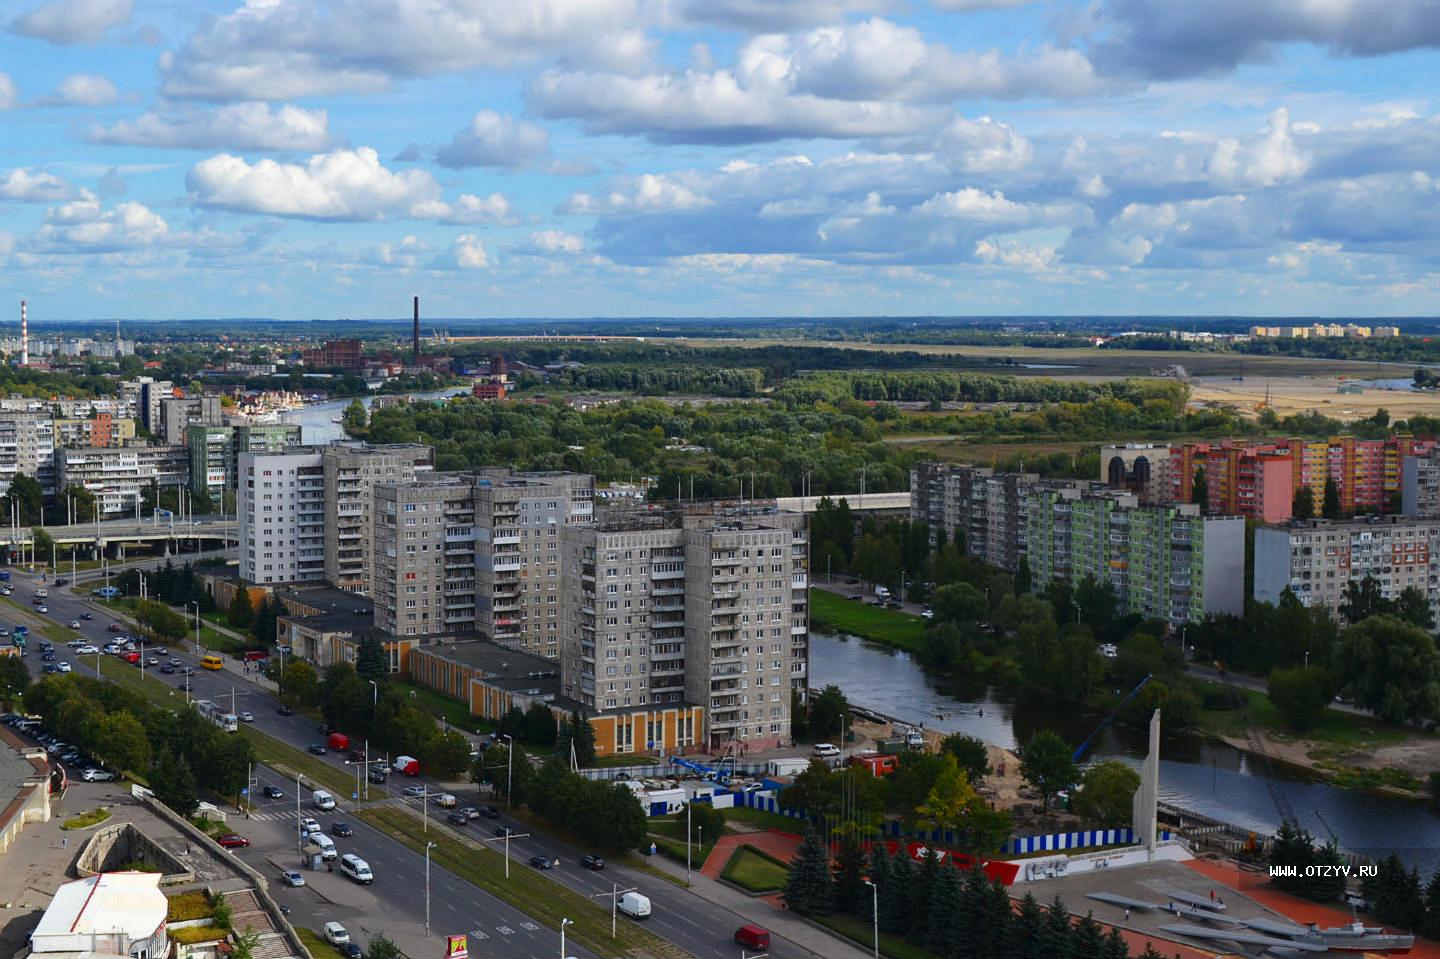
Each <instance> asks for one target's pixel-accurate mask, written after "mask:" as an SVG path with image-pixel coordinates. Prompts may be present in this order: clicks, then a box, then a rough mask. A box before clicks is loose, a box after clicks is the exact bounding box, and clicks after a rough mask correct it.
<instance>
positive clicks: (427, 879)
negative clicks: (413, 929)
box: [425, 842, 435, 939]
mask: <svg viewBox="0 0 1440 959" xmlns="http://www.w3.org/2000/svg"><path fill="white" fill-rule="evenodd" d="M434 848H435V844H434V843H433V842H427V843H426V844H425V938H427V939H428V938H430V850H432V849H434Z"/></svg>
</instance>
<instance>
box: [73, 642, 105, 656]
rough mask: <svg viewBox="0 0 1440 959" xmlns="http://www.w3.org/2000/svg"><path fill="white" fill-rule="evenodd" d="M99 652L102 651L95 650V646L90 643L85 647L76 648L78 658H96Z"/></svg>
mask: <svg viewBox="0 0 1440 959" xmlns="http://www.w3.org/2000/svg"><path fill="white" fill-rule="evenodd" d="M98 652H100V650H99V649H97V648H95V647H94V646H91V645H90V644H89V643H86V644H85V645H84V646H79V647H76V649H75V654H76V655H77V656H94V655H95V654H96V653H98Z"/></svg>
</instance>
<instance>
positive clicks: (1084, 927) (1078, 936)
mask: <svg viewBox="0 0 1440 959" xmlns="http://www.w3.org/2000/svg"><path fill="white" fill-rule="evenodd" d="M1072 930H1073V938H1072V942H1071V950H1072V951H1073V952H1074V954H1075V955H1076V956H1077V957H1082V956H1083V957H1090V956H1093V957H1095V959H1102V957H1103V953H1104V951H1105V930H1104V929H1101V928H1100V923H1098V922H1096V921H1095V915H1094V914H1093V913H1089V912H1087V913H1085V915H1084V916H1083V917H1082V918H1081V919H1080V920H1079V921H1078V922H1076V923H1075V925H1074V926H1073V927H1072Z"/></svg>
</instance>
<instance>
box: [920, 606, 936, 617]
mask: <svg viewBox="0 0 1440 959" xmlns="http://www.w3.org/2000/svg"><path fill="white" fill-rule="evenodd" d="M920 616H921V617H922V618H923V619H934V618H935V610H933V609H931V608H930V607H928V606H927V607H925V608H924V609H922V610H920Z"/></svg>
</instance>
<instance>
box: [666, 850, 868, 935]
mask: <svg viewBox="0 0 1440 959" xmlns="http://www.w3.org/2000/svg"><path fill="white" fill-rule="evenodd" d="M648 864H649V865H650V866H653V867H654V868H656V869H659V870H660V871H662V872H667V873H669V874H670V875H672V876H674V877H676V878H677V879H679V880H680V881H681V883H682V884H683V883H684V881H685V867H684V866H682V865H681V864H680V863H677V862H671V861H670V858H669V857H668V856H665V855H656V856H650V857H649V859H648ZM690 891H691V892H693V893H695V895H697V896H699V897H700V898H702V899H705V900H708V901H710V902H712V903H714V904H715V905H717V906H721V907H723V908H725V909H729V910H730V911H731V912H733V913H735V914H736V915H737V916H740V917H741V918H743V919H746V920H749V921H752V922H756V923H758V924H760V925H761V926H764V927H765V928H766V929H768V930H770V932H772V933H774V934H775V935H777V936H783V937H784V938H786V939H789V940H790V941H791V942H793V943H795V945H797V946H799V947H801V948H802V949H806V950H808V951H810V952H812V953H814V954H815V955H817V956H824V957H825V959H868V957H869V956H870V951H869V950H868V949H861V948H860V947H859V946H857V945H855V944H854V943H852V942H851V941H850V940H848V939H842V938H841V937H839V936H835V935H831V934H830V933H828V932H825V931H823V930H821V929H818V928H816V927H815V926H812V925H811V924H810V923H808V922H806V921H805V920H803V919H801V918H799V917H798V916H794V915H791V914H790V913H788V912H785V911H784V910H782V909H779V908H776V906H775V904H774V903H773V902H771V901H769V900H767V899H761V898H756V897H753V896H747V895H746V894H745V893H743V892H741V891H740V890H738V889H733V888H731V887H730V886H727V885H725V884H724V883H722V882H719V881H718V880H715V879H711V878H710V877H709V876H707V875H705V874H704V872H702V871H701V870H700V869H695V870H692V871H691V873H690Z"/></svg>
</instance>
